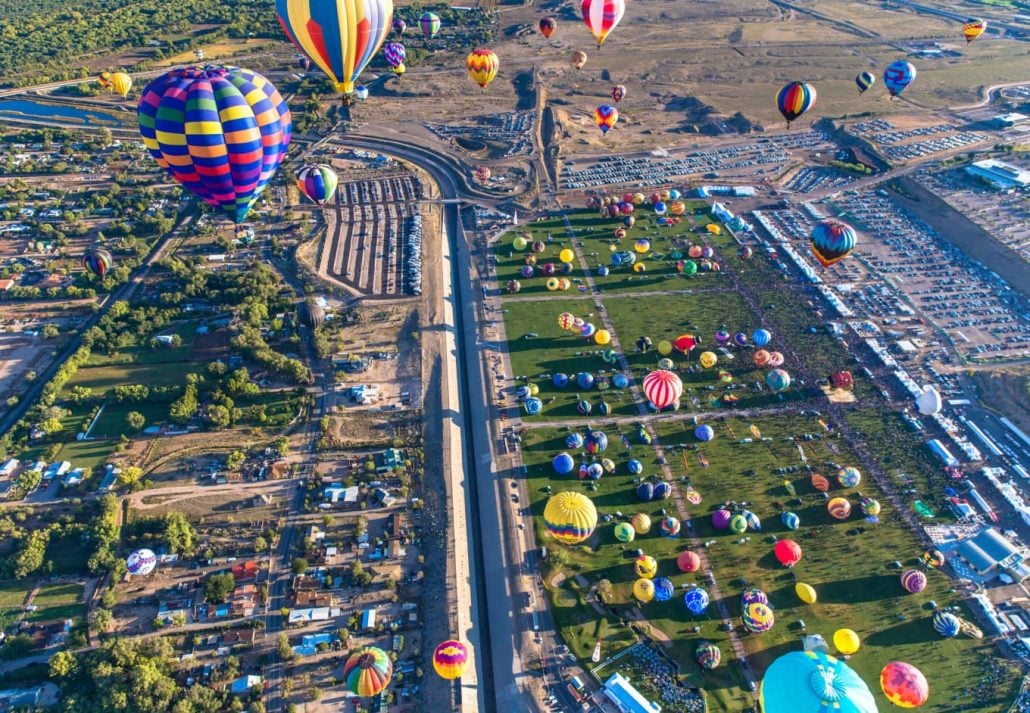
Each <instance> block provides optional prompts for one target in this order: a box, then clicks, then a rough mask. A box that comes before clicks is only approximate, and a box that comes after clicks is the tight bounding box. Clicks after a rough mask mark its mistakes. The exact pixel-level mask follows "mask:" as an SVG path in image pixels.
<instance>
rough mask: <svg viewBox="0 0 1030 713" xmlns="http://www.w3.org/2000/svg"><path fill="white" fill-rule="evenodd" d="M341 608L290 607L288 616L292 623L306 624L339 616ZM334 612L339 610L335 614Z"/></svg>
mask: <svg viewBox="0 0 1030 713" xmlns="http://www.w3.org/2000/svg"><path fill="white" fill-rule="evenodd" d="M339 611H340V610H339V609H330V608H329V607H315V608H306V609H290V615H289V617H287V619H288V621H289V623H290V624H306V623H308V622H312V621H329V619H330V617H332V616H339ZM333 612H337V613H336V614H335V615H334V614H333Z"/></svg>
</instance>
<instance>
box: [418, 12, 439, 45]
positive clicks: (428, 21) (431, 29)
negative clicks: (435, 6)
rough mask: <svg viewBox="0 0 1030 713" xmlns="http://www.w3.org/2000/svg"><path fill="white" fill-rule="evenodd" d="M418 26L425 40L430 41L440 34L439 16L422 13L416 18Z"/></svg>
mask: <svg viewBox="0 0 1030 713" xmlns="http://www.w3.org/2000/svg"><path fill="white" fill-rule="evenodd" d="M418 26H419V27H420V28H422V34H423V35H424V36H425V38H426V39H427V40H431V39H433V38H434V37H436V36H437V34H439V32H440V16H439V15H437V14H435V13H432V12H423V13H422V16H421V17H420V18H418Z"/></svg>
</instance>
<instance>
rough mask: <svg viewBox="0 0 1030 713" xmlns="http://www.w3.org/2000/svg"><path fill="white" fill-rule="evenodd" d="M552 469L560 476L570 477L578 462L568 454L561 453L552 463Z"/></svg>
mask: <svg viewBox="0 0 1030 713" xmlns="http://www.w3.org/2000/svg"><path fill="white" fill-rule="evenodd" d="M551 467H552V468H554V472H555V473H557V474H558V475H568V474H569V473H571V472H572V470H573V469H574V468H575V467H576V462H575V461H574V460H573V459H572V456H570V455H569V454H568V453H559V454H558V455H556V456H555V457H554V460H553V461H551Z"/></svg>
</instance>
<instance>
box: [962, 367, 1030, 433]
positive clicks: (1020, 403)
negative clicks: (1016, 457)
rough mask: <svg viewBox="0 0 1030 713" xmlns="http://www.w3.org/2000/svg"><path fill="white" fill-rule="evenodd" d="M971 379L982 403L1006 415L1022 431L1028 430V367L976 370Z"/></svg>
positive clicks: (1029, 372) (1029, 394)
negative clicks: (978, 391) (977, 389)
mask: <svg viewBox="0 0 1030 713" xmlns="http://www.w3.org/2000/svg"><path fill="white" fill-rule="evenodd" d="M973 379H974V380H975V381H976V385H977V388H979V389H980V400H981V401H982V402H983V403H985V404H987V405H988V406H990V407H991V408H992V409H994V410H995V411H997V412H998V413H1003V414H1005V415H1006V416H1008V418H1009V419H1011V421H1012V422H1013V423H1015V424H1016V425H1017V426H1019V428H1020V430H1022V431H1023V432H1024V433H1027V432H1030V391H1028V385H1030V368H1026V367H1022V368H1012V369H1006V368H1001V369H992V370H991V371H977V372H975V373H974V374H973Z"/></svg>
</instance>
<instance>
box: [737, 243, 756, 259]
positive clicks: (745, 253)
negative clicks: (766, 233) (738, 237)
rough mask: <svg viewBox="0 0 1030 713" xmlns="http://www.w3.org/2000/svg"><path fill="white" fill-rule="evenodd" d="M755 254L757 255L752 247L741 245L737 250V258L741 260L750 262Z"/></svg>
mask: <svg viewBox="0 0 1030 713" xmlns="http://www.w3.org/2000/svg"><path fill="white" fill-rule="evenodd" d="M754 254H755V251H754V250H753V249H752V247H751V246H750V245H741V246H740V249H739V250H737V256H738V257H739V258H740V259H741V260H749V259H751V256H752V255H754Z"/></svg>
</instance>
